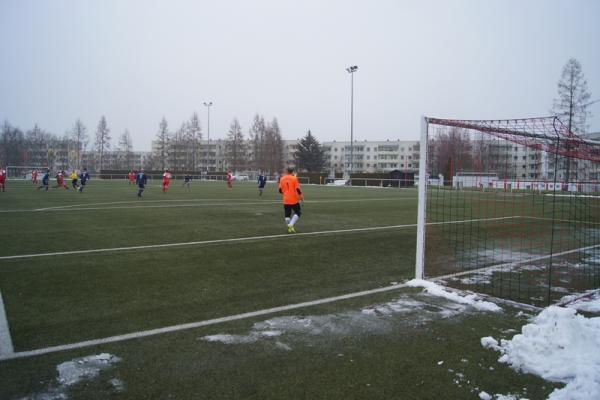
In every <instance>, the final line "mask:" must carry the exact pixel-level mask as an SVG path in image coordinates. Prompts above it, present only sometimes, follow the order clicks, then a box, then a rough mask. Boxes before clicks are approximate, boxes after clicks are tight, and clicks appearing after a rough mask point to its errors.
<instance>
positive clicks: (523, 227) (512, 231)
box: [415, 116, 600, 306]
mask: <svg viewBox="0 0 600 400" xmlns="http://www.w3.org/2000/svg"><path fill="white" fill-rule="evenodd" d="M421 127H422V128H421V142H420V145H419V146H420V148H419V151H420V155H419V183H418V185H419V210H418V217H417V218H418V225H417V254H416V268H415V275H416V277H417V278H425V279H442V280H444V281H446V282H447V283H448V285H449V286H453V287H455V288H458V289H463V290H465V289H466V290H471V291H475V292H480V293H485V294H487V295H491V296H494V297H499V298H503V299H508V300H514V301H518V302H521V303H528V304H533V305H537V306H542V305H543V306H546V305H548V304H550V303H553V302H555V301H558V300H559V299H560V298H561V297H562V296H564V295H565V294H566V293H574V292H576V291H582V290H586V289H595V288H598V287H600V262H599V261H598V260H600V229H598V226H599V225H600V195H599V193H600V143H598V142H596V141H592V140H588V139H585V138H582V137H579V136H578V135H576V134H574V133H573V132H571V131H570V129H569V128H568V126H566V125H565V124H563V123H562V122H561V120H560V119H559V118H558V117H556V116H552V117H543V118H519V119H510V120H452V119H438V118H429V117H423V119H422V124H421ZM570 168H571V169H570ZM571 172H572V173H573V174H572V176H573V179H572V180H569V179H567V177H568V174H569V173H571Z"/></svg>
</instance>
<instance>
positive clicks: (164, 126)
mask: <svg viewBox="0 0 600 400" xmlns="http://www.w3.org/2000/svg"><path fill="white" fill-rule="evenodd" d="M153 150H154V154H153V156H154V160H155V161H154V162H155V163H156V165H160V169H161V171H162V170H164V169H165V167H166V165H167V158H168V154H169V125H168V123H167V120H166V119H165V117H163V118H162V119H161V121H160V124H159V125H158V132H157V134H156V140H155V146H154V149H153Z"/></svg>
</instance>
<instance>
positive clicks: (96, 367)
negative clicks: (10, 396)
mask: <svg viewBox="0 0 600 400" xmlns="http://www.w3.org/2000/svg"><path fill="white" fill-rule="evenodd" d="M119 361H121V359H120V358H119V357H117V356H114V355H112V354H108V353H102V354H98V355H93V356H87V357H81V358H76V359H74V360H71V361H66V362H64V363H62V364H59V365H57V366H56V370H57V371H58V378H56V384H52V385H50V387H49V389H48V391H47V392H45V393H36V394H33V395H30V396H27V397H24V398H23V400H38V399H48V400H49V399H52V400H58V399H61V400H62V399H67V398H68V396H67V394H66V392H67V390H68V389H69V387H71V386H73V385H75V384H77V383H79V382H81V381H83V380H90V379H94V378H96V377H97V376H98V375H99V374H100V371H103V370H105V369H108V368H110V367H111V366H112V365H113V364H116V363H118V362H119ZM109 383H110V384H111V385H112V386H113V388H114V389H115V391H117V392H122V391H123V390H124V388H125V384H124V383H123V381H121V380H120V379H116V378H113V379H110V380H109Z"/></svg>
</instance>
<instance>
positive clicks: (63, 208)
mask: <svg viewBox="0 0 600 400" xmlns="http://www.w3.org/2000/svg"><path fill="white" fill-rule="evenodd" d="M224 200H231V199H206V200H205V201H219V203H200V204H173V205H169V204H165V205H148V206H145V205H138V206H117V207H87V206H88V205H93V203H91V204H85V205H84V204H77V205H71V206H58V207H48V208H36V209H31V210H0V213H27V212H44V211H49V212H53V211H90V210H119V209H127V210H132V209H139V208H176V207H207V206H244V205H260V204H280V203H281V200H262V201H248V202H240V203H231V202H223V201H224ZM403 200H412V201H414V200H416V198H412V197H401V198H393V197H390V198H376V199H330V200H306V201H304V203H305V204H316V203H352V202H370V201H403ZM150 201H156V202H165V201H166V200H149V201H146V200H138V201H133V202H113V203H103V204H106V205H110V204H130V203H136V204H140V203H146V202H150ZM171 201H188V202H190V203H192V202H194V201H199V200H171ZM73 207H79V208H73Z"/></svg>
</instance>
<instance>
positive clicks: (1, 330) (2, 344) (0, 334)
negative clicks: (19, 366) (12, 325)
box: [0, 292, 14, 359]
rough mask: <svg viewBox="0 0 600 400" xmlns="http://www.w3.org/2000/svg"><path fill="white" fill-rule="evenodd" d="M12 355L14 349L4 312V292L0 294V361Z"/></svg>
mask: <svg viewBox="0 0 600 400" xmlns="http://www.w3.org/2000/svg"><path fill="white" fill-rule="evenodd" d="M12 354H14V348H13V343H12V339H11V337H10V329H9V328H8V319H7V318H6V312H5V311H4V300H2V292H0V359H2V357H10V356H11V355H12Z"/></svg>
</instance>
